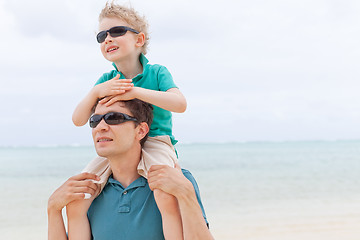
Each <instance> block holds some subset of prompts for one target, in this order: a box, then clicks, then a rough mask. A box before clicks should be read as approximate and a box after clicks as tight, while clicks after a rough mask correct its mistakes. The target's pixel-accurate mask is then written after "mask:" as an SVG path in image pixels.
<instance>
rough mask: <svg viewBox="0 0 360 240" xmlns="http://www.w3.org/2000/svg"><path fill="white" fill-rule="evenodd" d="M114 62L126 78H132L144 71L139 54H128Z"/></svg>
mask: <svg viewBox="0 0 360 240" xmlns="http://www.w3.org/2000/svg"><path fill="white" fill-rule="evenodd" d="M114 63H115V65H116V67H117V69H118V70H119V71H120V72H121V73H122V74H123V75H124V77H125V78H126V79H132V78H134V77H136V76H137V75H138V74H140V73H142V72H143V66H142V65H141V63H140V60H139V54H134V55H131V56H127V57H126V58H124V59H121V60H119V61H117V62H114Z"/></svg>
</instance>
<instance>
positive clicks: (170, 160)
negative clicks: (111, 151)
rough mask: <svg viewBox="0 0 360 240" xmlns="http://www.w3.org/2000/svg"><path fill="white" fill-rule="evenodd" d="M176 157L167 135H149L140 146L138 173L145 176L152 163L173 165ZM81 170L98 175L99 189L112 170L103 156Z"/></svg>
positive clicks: (102, 186)
mask: <svg viewBox="0 0 360 240" xmlns="http://www.w3.org/2000/svg"><path fill="white" fill-rule="evenodd" d="M177 161H178V159H177V156H176V153H175V148H174V146H173V145H172V144H171V140H170V137H169V136H156V137H149V138H148V139H147V140H146V142H145V144H144V147H143V148H142V154H141V159H140V162H139V165H138V167H137V170H138V173H139V174H140V175H141V176H143V177H145V178H147V173H148V171H149V169H150V167H151V166H152V165H168V166H171V167H174V166H175V163H177ZM83 172H89V173H94V174H96V175H98V176H99V177H100V181H98V183H99V184H100V185H101V190H102V189H103V188H104V186H105V184H106V182H107V179H108V178H109V176H110V175H111V173H112V171H111V168H110V165H109V161H108V160H107V158H104V157H99V156H98V157H96V158H95V159H94V160H92V161H91V162H90V163H89V164H88V165H87V166H86V167H85V168H84V170H83Z"/></svg>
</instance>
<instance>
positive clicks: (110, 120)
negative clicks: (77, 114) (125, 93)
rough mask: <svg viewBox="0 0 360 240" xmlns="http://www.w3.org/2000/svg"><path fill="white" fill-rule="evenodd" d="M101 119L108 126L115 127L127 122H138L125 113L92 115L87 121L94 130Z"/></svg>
mask: <svg viewBox="0 0 360 240" xmlns="http://www.w3.org/2000/svg"><path fill="white" fill-rule="evenodd" d="M102 119H104V121H105V122H106V123H107V124H109V125H117V124H121V123H124V122H127V121H134V122H138V120H137V119H136V118H134V117H130V116H129V115H127V114H125V113H121V112H109V113H106V114H104V115H92V116H91V117H90V119H89V125H90V127H91V128H96V126H97V125H98V124H99V123H100V122H101V120H102Z"/></svg>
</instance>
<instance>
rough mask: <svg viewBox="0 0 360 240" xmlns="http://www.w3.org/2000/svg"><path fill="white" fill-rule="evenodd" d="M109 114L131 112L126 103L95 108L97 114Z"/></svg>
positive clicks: (99, 105)
mask: <svg viewBox="0 0 360 240" xmlns="http://www.w3.org/2000/svg"><path fill="white" fill-rule="evenodd" d="M108 112H123V113H126V112H129V110H128V109H127V108H126V107H125V103H124V102H115V103H113V104H111V105H110V106H105V104H100V103H99V104H98V105H97V106H96V108H95V114H105V113H108Z"/></svg>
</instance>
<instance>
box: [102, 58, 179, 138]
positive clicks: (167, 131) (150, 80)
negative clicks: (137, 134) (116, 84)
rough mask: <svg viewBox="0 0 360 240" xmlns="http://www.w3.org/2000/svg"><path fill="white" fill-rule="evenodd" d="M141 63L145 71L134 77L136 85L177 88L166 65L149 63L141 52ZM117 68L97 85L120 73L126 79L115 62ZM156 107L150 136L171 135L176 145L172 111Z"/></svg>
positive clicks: (163, 90)
mask: <svg viewBox="0 0 360 240" xmlns="http://www.w3.org/2000/svg"><path fill="white" fill-rule="evenodd" d="M139 60H140V63H141V64H142V66H143V72H142V73H141V74H139V75H137V76H136V77H134V78H133V79H132V82H133V84H134V86H135V87H141V88H146V89H150V90H155V91H162V92H166V91H167V90H169V89H170V88H177V86H176V85H175V83H174V80H173V78H172V76H171V74H170V72H169V70H167V68H166V67H164V66H162V65H159V64H154V65H152V64H149V60H147V58H146V57H145V56H144V55H143V54H141V55H140V57H139ZM113 66H114V67H115V70H112V71H110V72H108V73H104V74H103V75H102V76H101V77H100V78H99V80H98V81H97V82H96V84H95V85H97V84H100V83H103V82H106V81H108V80H110V79H113V78H114V77H116V75H117V74H120V79H125V77H124V75H123V74H122V73H121V72H120V71H119V70H118V69H117V67H116V65H115V64H114V63H113ZM153 107H154V111H153V114H154V119H153V122H152V124H151V126H150V132H149V136H150V137H155V136H162V135H168V136H170V139H171V143H172V144H173V145H175V144H176V143H177V141H176V140H175V137H174V136H173V135H172V114H171V112H170V111H167V110H165V109H162V108H159V107H157V106H155V105H153Z"/></svg>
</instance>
